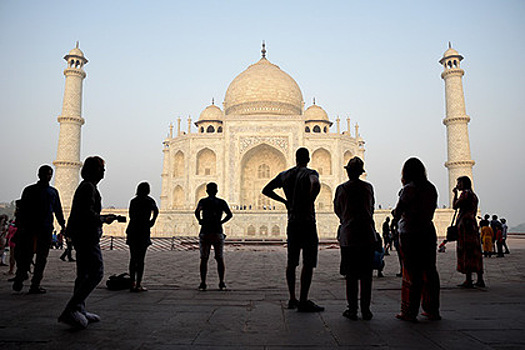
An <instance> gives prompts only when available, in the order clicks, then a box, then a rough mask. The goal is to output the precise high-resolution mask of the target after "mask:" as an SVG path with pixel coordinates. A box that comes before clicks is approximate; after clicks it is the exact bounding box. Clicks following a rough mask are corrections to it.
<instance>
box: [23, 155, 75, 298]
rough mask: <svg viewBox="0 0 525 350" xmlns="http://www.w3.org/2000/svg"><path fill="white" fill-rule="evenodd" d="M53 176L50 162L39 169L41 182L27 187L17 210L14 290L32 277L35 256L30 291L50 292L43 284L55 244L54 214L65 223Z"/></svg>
mask: <svg viewBox="0 0 525 350" xmlns="http://www.w3.org/2000/svg"><path fill="white" fill-rule="evenodd" d="M52 177H53V169H52V168H51V167H50V166H49V165H42V166H41V167H40V168H39V169H38V178H39V181H38V182H37V183H36V184H34V185H30V186H27V187H26V188H25V189H24V191H23V192H22V199H21V200H20V206H19V208H18V209H17V221H16V224H17V226H18V232H17V240H16V266H17V268H16V276H15V280H14V282H13V290H15V291H17V292H19V291H21V290H22V288H23V282H24V281H25V280H26V279H27V278H28V272H29V268H30V266H31V262H32V260H33V255H35V254H36V258H35V269H34V271H33V278H32V279H31V287H30V288H29V293H30V294H43V293H45V292H46V290H45V289H44V288H42V287H41V286H40V282H41V281H42V278H43V276H44V269H45V267H46V263H47V256H48V255H49V249H50V247H51V240H52V234H53V214H54V215H55V218H56V220H57V221H58V223H59V225H60V226H61V227H62V230H63V229H64V226H65V220H64V214H63V212H62V205H61V204H60V196H59V194H58V191H57V190H56V189H55V188H54V187H51V186H49V181H51V178H52Z"/></svg>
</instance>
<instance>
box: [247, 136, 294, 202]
mask: <svg viewBox="0 0 525 350" xmlns="http://www.w3.org/2000/svg"><path fill="white" fill-rule="evenodd" d="M259 169H261V174H263V175H266V174H269V177H267V178H266V177H262V178H260V177H259ZM285 169H286V158H285V156H284V154H283V153H282V152H281V151H280V150H278V149H276V148H275V147H272V146H270V145H267V144H260V145H258V146H255V147H254V148H252V149H250V150H249V151H248V152H246V153H245V154H244V156H243V157H242V160H241V169H240V171H241V184H240V187H241V188H240V204H241V205H246V206H250V205H251V206H252V208H256V209H263V208H262V206H263V205H266V202H267V201H266V200H263V199H262V198H260V196H259V195H260V194H261V191H262V189H263V187H264V186H265V185H266V184H267V183H268V182H269V181H270V179H271V178H273V177H275V176H276V175H277V174H278V173H280V172H281V171H283V170H285ZM278 191H279V190H278ZM281 194H282V192H281ZM282 195H284V194H282ZM271 202H274V201H271ZM259 203H261V205H259ZM267 203H268V204H272V205H273V204H274V203H270V202H267ZM275 204H276V205H277V202H276V203H275ZM278 205H281V204H280V203H279V204H278Z"/></svg>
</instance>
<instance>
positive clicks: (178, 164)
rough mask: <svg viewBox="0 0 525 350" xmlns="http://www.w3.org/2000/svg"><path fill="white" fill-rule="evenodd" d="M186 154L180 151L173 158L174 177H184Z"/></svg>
mask: <svg viewBox="0 0 525 350" xmlns="http://www.w3.org/2000/svg"><path fill="white" fill-rule="evenodd" d="M184 170H185V166H184V153H182V151H178V152H177V153H175V156H174V157H173V177H181V176H183V175H184Z"/></svg>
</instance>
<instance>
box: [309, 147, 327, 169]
mask: <svg viewBox="0 0 525 350" xmlns="http://www.w3.org/2000/svg"><path fill="white" fill-rule="evenodd" d="M310 166H311V167H312V169H315V170H317V171H318V172H319V175H332V156H331V155H330V152H328V151H327V150H325V149H324V148H319V149H317V150H316V151H315V152H314V153H313V154H312V161H311V163H310Z"/></svg>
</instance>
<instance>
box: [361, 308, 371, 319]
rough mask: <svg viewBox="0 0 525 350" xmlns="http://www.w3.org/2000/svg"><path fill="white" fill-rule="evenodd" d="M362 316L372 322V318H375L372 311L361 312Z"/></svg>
mask: <svg viewBox="0 0 525 350" xmlns="http://www.w3.org/2000/svg"><path fill="white" fill-rule="evenodd" d="M361 315H362V316H363V320H365V321H370V320H371V319H372V317H374V314H373V313H372V312H371V311H370V310H366V311H361Z"/></svg>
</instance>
